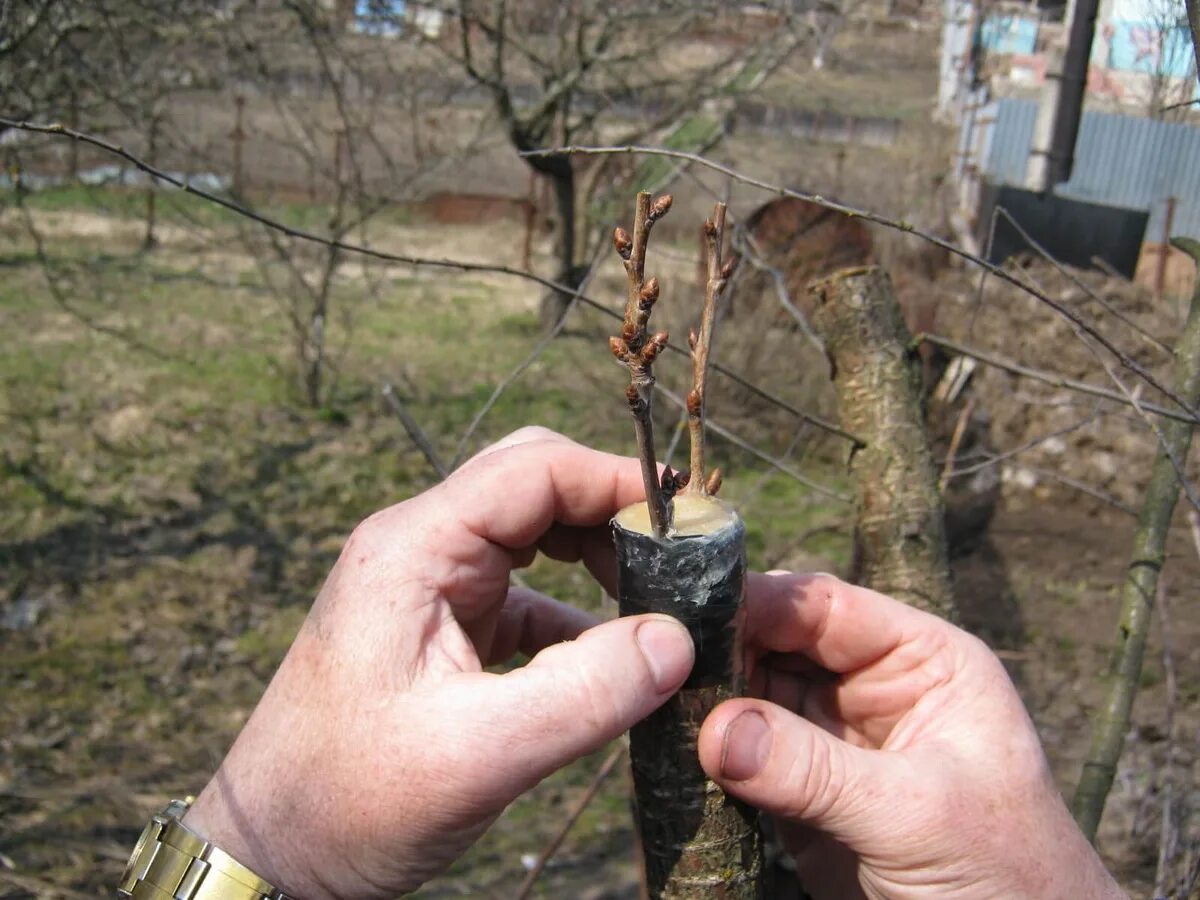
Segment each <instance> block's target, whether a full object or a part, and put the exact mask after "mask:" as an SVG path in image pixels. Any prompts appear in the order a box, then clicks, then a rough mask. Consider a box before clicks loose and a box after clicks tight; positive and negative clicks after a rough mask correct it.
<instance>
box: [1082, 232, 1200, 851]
mask: <svg viewBox="0 0 1200 900" xmlns="http://www.w3.org/2000/svg"><path fill="white" fill-rule="evenodd" d="M1172 243H1174V244H1175V245H1176V246H1177V247H1179V249H1181V250H1183V251H1184V252H1185V253H1188V254H1189V255H1190V256H1191V257H1192V259H1194V260H1196V262H1197V264H1198V265H1200V242H1197V241H1190V240H1181V239H1176V240H1175V241H1173V242H1172ZM1174 375H1175V389H1176V391H1178V392H1179V393H1180V394H1181V395H1182V396H1183V398H1184V399H1185V400H1186V401H1187V402H1188V403H1189V404H1190V405H1192V406H1194V405H1195V404H1196V403H1198V402H1200V278H1197V281H1196V287H1195V292H1194V293H1193V294H1192V305H1191V309H1190V311H1189V312H1188V318H1187V322H1186V323H1185V324H1184V326H1183V334H1182V335H1181V336H1180V338H1179V343H1178V344H1177V345H1176V347H1175V373H1174ZM1159 427H1160V429H1161V432H1162V434H1161V440H1162V443H1160V444H1159V449H1158V454H1157V455H1156V456H1155V458H1154V466H1153V468H1152V469H1151V472H1150V483H1149V484H1148V485H1147V486H1146V496H1145V497H1144V498H1143V500H1142V511H1141V514H1140V515H1139V517H1138V527H1137V531H1136V532H1135V533H1134V537H1133V553H1132V555H1131V557H1130V560H1129V567H1128V569H1127V571H1126V576H1125V583H1124V585H1123V587H1122V589H1121V619H1120V622H1119V624H1118V627H1117V640H1116V645H1115V647H1114V650H1113V656H1112V662H1111V664H1110V667H1109V671H1108V681H1109V690H1108V698H1107V700H1106V702H1105V704H1104V706H1103V707H1102V708H1101V709H1100V710H1099V712H1098V713H1097V715H1096V720H1095V723H1094V724H1093V726H1092V744H1091V749H1090V750H1089V751H1088V756H1087V760H1086V761H1085V762H1084V764H1083V772H1082V774H1081V775H1080V777H1079V786H1078V787H1077V788H1076V789H1075V797H1074V799H1073V800H1072V803H1071V808H1072V812H1073V813H1074V814H1075V820H1076V821H1077V822H1078V823H1079V827H1080V828H1081V829H1083V833H1084V834H1086V835H1087V837H1088V840H1090V841H1095V839H1096V830H1097V829H1098V828H1099V826H1100V819H1101V817H1102V816H1103V815H1104V804H1105V802H1106V801H1107V799H1108V792H1109V789H1110V788H1111V787H1112V782H1113V777H1114V776H1115V775H1116V772H1117V762H1118V760H1119V759H1120V758H1121V749H1122V746H1123V744H1124V741H1125V732H1127V731H1128V730H1129V721H1130V716H1131V715H1132V713H1133V701H1134V698H1135V697H1136V696H1137V689H1138V683H1139V681H1140V679H1141V674H1142V659H1143V657H1144V656H1145V652H1146V638H1147V637H1148V636H1149V633H1150V614H1151V611H1152V610H1153V608H1154V597H1155V595H1156V592H1157V590H1158V575H1159V572H1161V571H1162V567H1163V562H1164V561H1165V559H1166V543H1167V531H1168V528H1169V527H1170V524H1171V515H1172V514H1173V513H1174V511H1175V503H1176V501H1177V500H1178V499H1179V474H1178V473H1177V472H1176V470H1175V466H1174V464H1173V463H1172V462H1171V457H1172V456H1174V457H1175V459H1176V460H1182V461H1186V460H1187V456H1188V450H1189V449H1190V447H1191V442H1192V425H1191V424H1190V423H1187V422H1177V421H1174V420H1170V419H1162V420H1161V421H1160V424H1159ZM1164 444H1165V445H1166V446H1163V445H1164Z"/></svg>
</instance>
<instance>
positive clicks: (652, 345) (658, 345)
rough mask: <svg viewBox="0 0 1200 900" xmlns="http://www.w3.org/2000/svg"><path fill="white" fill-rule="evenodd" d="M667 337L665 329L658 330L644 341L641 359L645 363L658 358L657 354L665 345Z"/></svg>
mask: <svg viewBox="0 0 1200 900" xmlns="http://www.w3.org/2000/svg"><path fill="white" fill-rule="evenodd" d="M668 339H669V337H668V335H667V333H666V332H665V331H660V332H658V333H657V334H655V335H654V336H653V337H652V338H650V340H649V341H647V342H646V346H645V347H643V348H642V361H643V362H645V363H647V364H649V363H652V362H654V360H655V359H657V358H658V354H660V353H662V352H663V348H664V347H666V346H667V340H668Z"/></svg>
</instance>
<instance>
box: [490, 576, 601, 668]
mask: <svg viewBox="0 0 1200 900" xmlns="http://www.w3.org/2000/svg"><path fill="white" fill-rule="evenodd" d="M599 621H600V620H599V619H597V618H596V617H595V616H593V615H591V614H590V613H586V612H584V611H583V610H580V609H576V608H575V607H573V606H568V605H567V604H566V603H560V602H559V601H558V600H555V599H553V598H551V597H547V596H546V595H545V594H539V593H538V592H537V591H534V590H530V589H528V588H509V591H508V599H507V600H505V602H504V606H503V607H502V608H501V609H500V614H499V617H498V618H497V620H496V625H495V631H494V633H493V635H492V639H491V642H490V644H491V650H490V652H489V653H488V657H487V659H486V660H484V665H489V666H490V665H495V664H496V663H500V662H504V661H505V660H508V659H512V657H513V656H515V655H516V654H517V653H523V654H525V655H526V656H533V655H534V654H535V653H540V652H541V651H542V650H544V649H545V648H546V647H550V646H553V645H554V644H558V643H562V642H563V641H573V640H574V639H575V638H577V637H579V635H580V634H582V633H583V632H585V631H587V629H589V628H591V627H593V626H594V625H596V624H597V623H598V622H599Z"/></svg>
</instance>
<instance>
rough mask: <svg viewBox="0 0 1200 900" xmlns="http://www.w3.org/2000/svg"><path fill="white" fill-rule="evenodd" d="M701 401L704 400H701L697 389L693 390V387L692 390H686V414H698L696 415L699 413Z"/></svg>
mask: <svg viewBox="0 0 1200 900" xmlns="http://www.w3.org/2000/svg"><path fill="white" fill-rule="evenodd" d="M703 402H704V401H703V400H702V399H701V398H700V392H699V391H697V390H695V389H692V390H690V391H688V395H687V411H688V415H689V416H698V415H700V407H701V405H702V404H703Z"/></svg>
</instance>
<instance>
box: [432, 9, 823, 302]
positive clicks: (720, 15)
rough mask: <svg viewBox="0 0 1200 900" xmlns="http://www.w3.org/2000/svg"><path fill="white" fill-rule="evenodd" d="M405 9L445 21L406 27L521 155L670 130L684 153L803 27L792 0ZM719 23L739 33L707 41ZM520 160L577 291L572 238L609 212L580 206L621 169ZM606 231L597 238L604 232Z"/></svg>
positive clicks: (709, 133) (719, 122) (714, 131)
mask: <svg viewBox="0 0 1200 900" xmlns="http://www.w3.org/2000/svg"><path fill="white" fill-rule="evenodd" d="M413 6H414V7H418V6H419V8H420V9H421V10H424V11H426V13H429V12H434V13H437V14H439V15H440V16H441V17H442V19H443V21H444V22H445V23H446V27H445V28H444V29H443V31H442V32H441V33H440V34H439V35H438V36H437V37H435V38H434V37H430V36H429V35H427V34H425V33H424V32H423V31H421V30H420V29H416V30H414V32H413V33H414V35H415V36H416V39H418V40H420V41H422V42H424V43H425V44H426V45H427V46H430V47H432V48H433V49H434V50H435V51H436V52H437V53H438V54H439V55H440V56H441V57H442V58H443V59H444V60H446V61H449V62H451V63H452V64H453V66H454V68H455V71H456V72H459V73H461V74H463V75H465V76H466V77H467V78H468V79H469V80H470V81H471V82H472V83H473V84H474V85H475V86H476V87H477V88H479V89H482V90H483V91H484V93H485V96H486V97H487V99H488V101H489V102H490V105H491V107H492V109H493V111H494V113H495V115H496V116H497V117H498V118H499V122H500V126H501V127H502V128H503V130H504V133H505V134H506V135H507V137H508V140H509V142H510V143H511V144H512V146H513V147H514V148H515V149H516V150H517V151H519V152H522V153H525V152H528V151H532V150H537V149H541V148H543V147H547V146H551V145H563V144H569V143H571V142H574V141H590V140H592V139H594V138H597V137H599V136H600V135H604V136H605V137H606V138H608V139H612V140H614V141H616V142H618V143H633V142H636V141H640V140H645V139H652V138H653V139H662V140H666V141H667V142H668V143H672V138H673V139H674V141H673V142H674V143H675V144H677V145H680V146H683V147H684V148H685V149H701V148H703V147H706V146H711V144H712V143H713V142H714V141H715V140H717V139H719V137H720V135H721V133H723V130H724V126H725V117H727V116H728V114H729V112H730V111H731V108H732V106H731V105H732V103H734V102H735V101H736V99H737V98H738V97H741V96H744V95H745V94H747V93H748V92H750V91H753V90H755V89H756V88H757V87H758V86H759V85H760V84H761V83H762V81H763V79H764V78H765V77H766V76H767V75H769V74H770V73H771V72H772V71H774V69H775V68H776V67H777V66H778V65H779V64H780V63H781V62H782V61H783V60H785V59H786V58H787V57H788V55H789V54H790V53H791V51H792V50H793V49H794V48H795V47H796V46H797V44H798V43H799V42H800V40H801V39H802V36H804V35H807V29H804V28H803V27H800V26H797V25H796V23H795V22H793V21H792V19H791V18H790V16H789V11H790V6H791V5H790V4H785V3H781V2H780V3H776V2H774V0H768V2H760V3H756V4H753V5H752V6H750V7H739V9H738V10H737V12H736V13H732V12H730V11H729V9H728V7H726V6H724V5H722V4H718V3H716V2H714V0H704V2H699V3H696V2H685V0H656V2H653V3H633V2H629V0H617V2H601V0H571V2H565V3H557V4H550V5H547V4H540V3H534V2H500V3H489V4H485V3H482V2H473V0H459V2H456V3H455V2H434V3H424V4H419V5H418V4H414V5H413ZM735 16H736V19H735ZM735 21H736V22H740V23H741V25H740V26H738V25H736V24H735ZM719 27H726V28H727V29H729V30H730V31H735V32H740V33H737V34H736V39H735V40H733V41H732V42H730V43H729V45H728V46H726V47H724V48H721V49H717V48H715V47H714V46H713V45H712V44H711V43H706V42H705V41H703V38H704V36H705V35H706V34H708V33H711V31H712V30H713V29H714V28H719ZM524 160H525V163H526V165H528V166H529V168H530V169H531V170H532V171H533V172H535V173H536V174H537V175H539V176H541V177H543V178H545V179H546V180H547V181H548V182H549V184H550V186H551V190H552V192H553V195H554V208H555V229H556V240H555V245H556V246H555V256H556V265H557V270H558V271H557V274H556V279H555V280H557V281H559V282H560V283H562V284H564V285H566V286H568V287H575V286H577V285H578V284H579V281H580V278H581V277H582V274H583V268H584V267H582V266H581V265H580V262H579V261H580V259H581V258H589V257H590V256H591V253H590V250H589V249H585V248H584V247H583V241H581V240H580V230H581V229H580V226H581V220H582V222H583V223H586V224H592V223H590V222H589V221H588V220H589V219H594V218H599V219H608V218H611V217H612V215H613V214H615V209H608V210H604V211H602V212H600V213H599V214H598V215H594V211H593V210H591V209H589V208H588V206H589V204H588V201H589V200H591V199H593V198H595V197H597V195H601V194H602V195H604V196H606V197H607V196H610V195H611V194H610V192H611V191H612V190H613V189H623V188H624V187H625V182H626V181H627V180H628V176H629V173H628V172H627V173H625V177H621V173H620V170H619V168H618V167H617V166H614V165H612V164H611V162H610V161H608V160H603V161H599V162H598V163H595V164H593V165H592V166H591V169H590V170H588V171H587V172H586V173H585V172H582V171H581V170H580V169H578V168H577V167H576V165H575V164H574V163H573V161H572V159H571V158H570V157H569V156H568V155H566V154H548V155H542V156H525V157H524ZM638 186H639V187H653V186H654V185H650V184H646V185H638ZM605 224H607V222H606V223H605ZM603 231H604V229H595V230H594V231H593V233H592V234H593V236H594V237H595V239H596V240H603V239H604V238H603V237H601V236H600V235H602V234H603ZM565 301H566V297H564V296H559V295H553V294H552V295H550V299H549V301H548V302H549V304H550V315H548V316H547V318H548V319H549V320H551V321H552V320H555V319H557V317H558V315H560V314H561V312H562V308H563V305H564V303H565Z"/></svg>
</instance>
